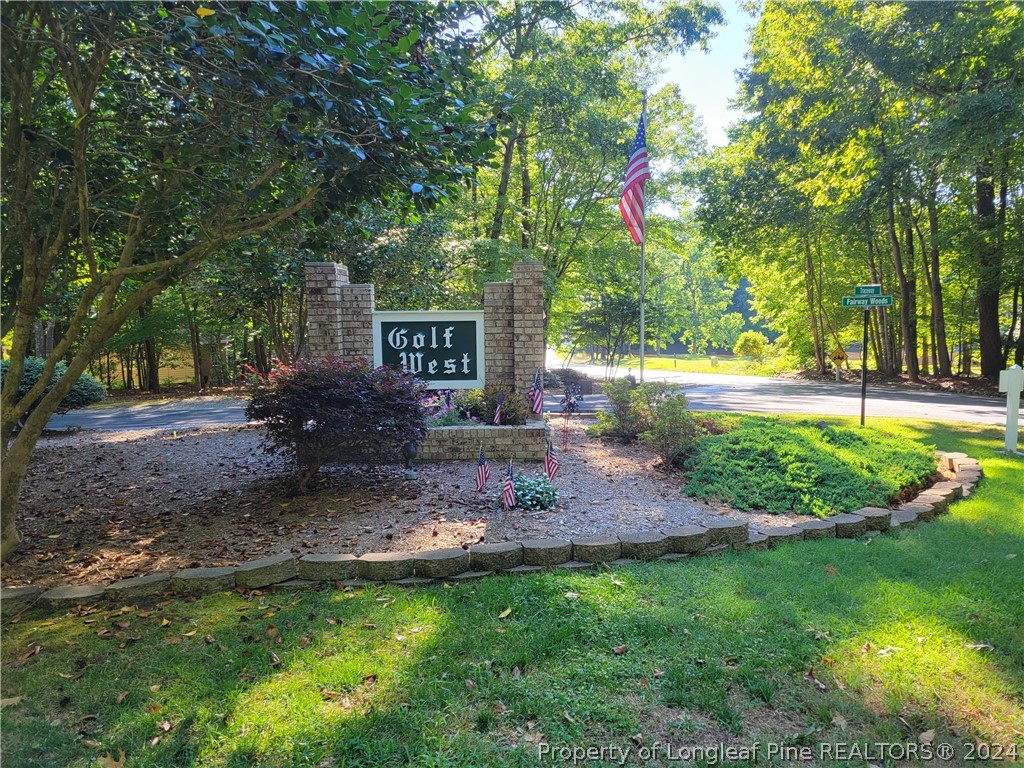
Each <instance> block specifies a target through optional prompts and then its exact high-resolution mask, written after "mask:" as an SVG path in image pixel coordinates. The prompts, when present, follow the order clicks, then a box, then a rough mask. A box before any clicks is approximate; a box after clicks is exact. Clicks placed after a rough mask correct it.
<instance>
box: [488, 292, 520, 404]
mask: <svg viewBox="0 0 1024 768" xmlns="http://www.w3.org/2000/svg"><path fill="white" fill-rule="evenodd" d="M512 299H513V291H512V283H485V284H484V383H485V384H495V383H501V384H505V385H506V386H510V385H512V384H514V383H515V357H514V353H513V332H514V330H515V329H514V326H513V301H512Z"/></svg>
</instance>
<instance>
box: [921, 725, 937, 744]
mask: <svg viewBox="0 0 1024 768" xmlns="http://www.w3.org/2000/svg"><path fill="white" fill-rule="evenodd" d="M917 740H918V742H920V743H921V744H931V743H932V742H933V741H935V729H934V728H929V729H928V730H927V731H925V732H924V733H920V734H918V736H917Z"/></svg>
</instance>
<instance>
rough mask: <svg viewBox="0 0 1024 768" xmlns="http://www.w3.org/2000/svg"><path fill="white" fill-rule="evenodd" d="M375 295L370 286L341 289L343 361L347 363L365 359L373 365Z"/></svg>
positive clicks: (353, 286)
mask: <svg viewBox="0 0 1024 768" xmlns="http://www.w3.org/2000/svg"><path fill="white" fill-rule="evenodd" d="M373 310H374V294H373V286H372V285H370V284H362V285H344V286H342V288H341V313H340V314H341V334H342V339H343V343H342V345H341V359H342V360H344V361H345V362H347V363H351V362H354V361H356V360H358V359H359V358H361V357H365V358H366V359H367V360H369V361H370V364H371V365H372V364H373Z"/></svg>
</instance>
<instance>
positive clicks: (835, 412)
mask: <svg viewBox="0 0 1024 768" xmlns="http://www.w3.org/2000/svg"><path fill="white" fill-rule="evenodd" d="M572 367H573V368H575V369H577V370H580V371H583V372H585V373H589V374H591V375H593V376H595V377H597V378H601V377H602V376H603V375H604V369H603V368H602V367H601V366H593V365H573V366H572ZM647 380H648V381H668V382H671V383H675V384H678V385H679V387H680V389H681V390H682V391H683V392H685V393H686V396H687V398H688V399H689V401H690V406H691V407H692V408H693V410H695V411H735V412H741V413H806V414H812V415H816V416H858V415H859V414H860V385H859V384H852V383H834V382H818V381H800V380H795V379H770V378H765V377H761V376H731V375H727V374H717V373H677V372H674V371H661V370H649V371H648V372H647ZM560 395H561V393H559V392H549V393H548V396H547V397H546V398H545V401H544V407H545V410H546V411H557V410H559V406H558V401H559V397H560ZM244 404H245V401H244V400H243V399H241V398H237V397H191V398H188V399H185V400H164V401H156V402H153V401H148V402H140V403H131V404H112V403H107V404H100V405H99V406H94V407H92V408H86V409H83V410H80V411H72V412H71V413H69V414H66V415H64V416H54V417H53V418H52V419H50V422H49V424H47V427H48V428H49V429H58V430H62V429H74V428H77V429H108V430H132V429H190V428H194V427H202V426H209V425H215V424H243V423H245V414H244V413H243V407H244ZM583 405H584V409H585V410H587V411H593V410H596V409H598V408H602V407H605V406H606V405H607V400H606V399H605V398H604V396H603V395H590V396H587V397H586V398H585V399H584V403H583ZM879 416H888V417H896V418H900V417H903V418H913V419H934V420H936V421H953V422H964V423H969V424H989V425H1002V424H1005V423H1006V402H1005V400H1002V399H999V398H992V397H979V396H974V395H957V394H950V393H947V392H929V391H920V390H909V389H903V388H897V387H880V386H875V387H869V388H868V400H867V418H868V420H869V421H870V419H871V418H872V417H879ZM1022 423H1024V419H1022Z"/></svg>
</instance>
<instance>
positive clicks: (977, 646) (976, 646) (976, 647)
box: [967, 643, 995, 651]
mask: <svg viewBox="0 0 1024 768" xmlns="http://www.w3.org/2000/svg"><path fill="white" fill-rule="evenodd" d="M967 647H968V648H970V649H971V650H972V651H992V650H995V649H994V648H993V647H992V646H991V645H989V644H988V643H967Z"/></svg>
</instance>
